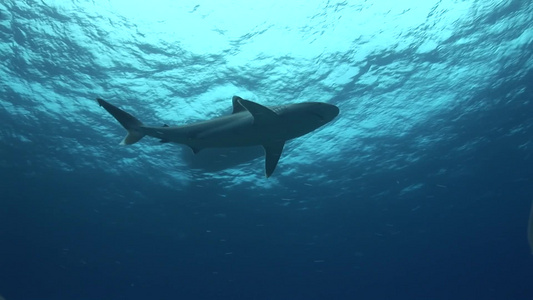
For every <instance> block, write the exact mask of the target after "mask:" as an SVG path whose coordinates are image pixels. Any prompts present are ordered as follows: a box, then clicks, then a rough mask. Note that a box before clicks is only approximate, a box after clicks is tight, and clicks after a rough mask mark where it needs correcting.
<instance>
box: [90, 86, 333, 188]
mask: <svg viewBox="0 0 533 300" xmlns="http://www.w3.org/2000/svg"><path fill="white" fill-rule="evenodd" d="M96 101H97V102H98V104H99V105H100V106H101V107H103V108H104V109H105V110H106V111H107V112H108V113H109V114H111V116H113V117H114V118H115V119H116V120H117V121H118V122H119V123H120V124H121V125H122V127H124V129H126V131H127V134H126V137H125V138H124V139H123V140H122V142H121V144H122V145H131V144H135V143H136V142H138V141H139V140H141V139H142V138H143V137H145V136H150V137H153V138H157V139H159V141H160V142H161V143H176V144H183V145H187V146H188V147H189V148H190V149H191V150H192V151H193V153H195V154H196V153H198V152H200V151H201V150H202V149H206V148H228V147H248V146H262V147H263V149H264V152H265V176H266V177H267V178H268V177H270V176H271V175H272V173H273V172H274V170H275V169H276V166H277V164H278V161H279V159H280V157H281V153H282V152H283V147H284V146H285V143H286V142H287V141H289V140H292V139H294V138H297V137H300V136H303V135H305V134H308V133H310V132H312V131H314V130H316V129H318V128H320V127H322V126H323V125H325V124H327V123H329V122H331V121H332V120H333V119H335V118H336V117H337V116H338V115H339V112H340V110H339V108H338V107H337V106H335V105H333V104H329V103H324V102H302V103H295V104H289V105H279V106H264V105H261V104H259V103H256V102H253V101H250V100H246V99H243V98H241V97H239V96H233V98H232V106H233V110H232V113H231V114H228V115H223V116H220V117H216V118H213V119H210V120H205V121H200V122H195V123H191V124H186V125H180V126H168V125H166V124H164V125H163V126H146V125H144V123H142V122H141V121H140V120H139V119H137V118H136V117H134V116H133V115H131V114H129V113H127V112H125V111H124V110H122V109H120V108H118V107H117V106H114V105H113V104H111V103H109V102H107V101H105V100H103V99H102V98H96Z"/></svg>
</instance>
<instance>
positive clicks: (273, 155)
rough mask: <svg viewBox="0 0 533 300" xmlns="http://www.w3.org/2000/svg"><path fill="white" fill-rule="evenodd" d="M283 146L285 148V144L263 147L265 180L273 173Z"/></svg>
mask: <svg viewBox="0 0 533 300" xmlns="http://www.w3.org/2000/svg"><path fill="white" fill-rule="evenodd" d="M283 146H285V142H279V143H273V144H268V145H263V148H264V149H265V175H266V177H267V178H268V177H270V175H272V173H274V170H275V169H276V166H277V165H278V161H279V158H280V156H281V152H283Z"/></svg>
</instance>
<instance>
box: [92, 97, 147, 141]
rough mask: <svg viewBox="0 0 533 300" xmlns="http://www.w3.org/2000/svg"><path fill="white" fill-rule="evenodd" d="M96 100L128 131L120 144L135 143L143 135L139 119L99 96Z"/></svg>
mask: <svg viewBox="0 0 533 300" xmlns="http://www.w3.org/2000/svg"><path fill="white" fill-rule="evenodd" d="M96 101H97V102H98V104H100V106H101V107H103V108H104V109H105V110H107V112H108V113H109V114H111V115H112V116H113V117H114V118H115V119H116V120H117V121H118V122H119V123H120V124H121V125H122V127H124V128H125V129H126V130H127V131H128V134H127V135H126V137H125V138H124V139H123V140H122V142H121V143H120V144H122V145H131V144H135V143H136V142H138V141H139V140H140V139H142V138H143V137H144V133H142V132H141V130H140V128H141V126H143V123H142V122H141V121H139V120H138V119H137V118H135V117H134V116H132V115H130V114H129V113H127V112H125V111H123V110H122V109H120V108H118V107H116V106H114V105H112V104H111V103H109V102H107V101H105V100H103V99H101V98H96Z"/></svg>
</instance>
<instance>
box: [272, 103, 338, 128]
mask: <svg viewBox="0 0 533 300" xmlns="http://www.w3.org/2000/svg"><path fill="white" fill-rule="evenodd" d="M273 110H274V111H275V112H276V113H277V114H278V115H279V116H280V117H282V118H283V119H285V120H288V121H286V122H284V125H285V128H284V130H285V131H287V133H289V132H290V133H292V134H291V135H293V136H301V135H303V134H306V133H308V132H311V131H313V130H315V129H317V128H319V127H321V126H323V125H325V124H327V123H329V122H331V121H332V120H333V119H335V117H337V116H338V115H339V108H338V107H337V106H335V105H332V104H328V103H323V102H303V103H297V104H291V105H286V106H278V107H275V108H274V109H273ZM289 120H290V121H289Z"/></svg>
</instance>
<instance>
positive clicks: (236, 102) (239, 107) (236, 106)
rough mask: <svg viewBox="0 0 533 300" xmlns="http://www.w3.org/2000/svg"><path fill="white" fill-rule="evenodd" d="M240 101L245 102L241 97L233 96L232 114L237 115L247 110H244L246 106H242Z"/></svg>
mask: <svg viewBox="0 0 533 300" xmlns="http://www.w3.org/2000/svg"><path fill="white" fill-rule="evenodd" d="M240 100H243V99H242V98H241V97H239V96H233V98H232V99H231V102H232V104H233V112H232V114H235V113H238V112H241V111H245V110H246V108H244V106H242V105H241V104H240V103H239V101H240Z"/></svg>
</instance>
